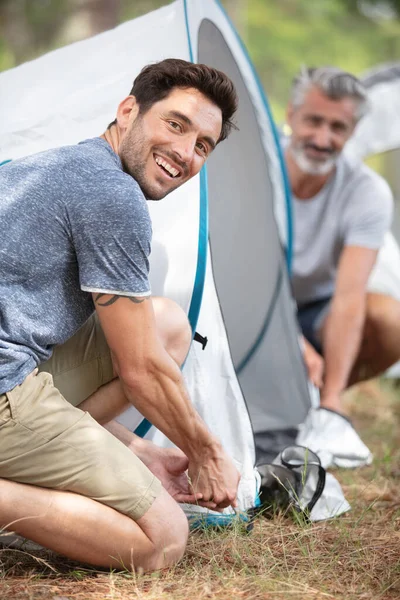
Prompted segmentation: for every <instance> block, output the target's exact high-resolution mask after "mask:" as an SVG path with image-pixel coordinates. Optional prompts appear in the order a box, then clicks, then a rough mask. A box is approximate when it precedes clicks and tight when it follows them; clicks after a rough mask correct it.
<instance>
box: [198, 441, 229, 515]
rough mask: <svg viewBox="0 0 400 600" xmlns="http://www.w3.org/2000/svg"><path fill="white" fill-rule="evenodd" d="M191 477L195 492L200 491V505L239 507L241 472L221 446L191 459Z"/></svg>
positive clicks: (215, 507) (216, 507) (218, 508)
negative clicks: (209, 453)
mask: <svg viewBox="0 0 400 600" xmlns="http://www.w3.org/2000/svg"><path fill="white" fill-rule="evenodd" d="M189 479H190V483H191V485H192V488H193V491H194V492H195V493H200V494H201V495H202V499H201V500H199V502H198V504H199V505H200V506H205V507H207V508H212V509H213V510H222V509H223V508H226V507H227V506H232V507H233V508H236V507H237V489H238V485H239V480H240V474H239V472H238V470H237V469H236V467H235V466H234V464H233V462H232V460H231V459H230V457H229V456H228V455H227V454H226V453H225V452H224V450H223V449H222V447H221V446H219V447H218V448H217V450H216V451H214V452H213V453H212V454H211V455H210V456H208V457H207V456H205V455H204V456H198V457H195V458H194V459H191V460H190V461H189Z"/></svg>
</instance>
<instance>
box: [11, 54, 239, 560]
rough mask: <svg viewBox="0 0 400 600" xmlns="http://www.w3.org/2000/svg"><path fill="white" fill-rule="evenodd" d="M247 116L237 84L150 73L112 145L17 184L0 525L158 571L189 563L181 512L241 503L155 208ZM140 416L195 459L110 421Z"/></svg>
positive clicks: (177, 70)
mask: <svg viewBox="0 0 400 600" xmlns="http://www.w3.org/2000/svg"><path fill="white" fill-rule="evenodd" d="M94 93H95V92H94ZM236 104H237V98H236V93H235V90H234V87H233V84H232V82H231V81H230V80H229V79H228V78H227V77H226V76H225V75H224V74H223V73H221V72H219V71H216V70H215V69H212V68H209V67H207V66H205V65H194V64H192V63H188V62H186V61H183V60H178V59H167V60H164V61H162V62H160V63H156V64H153V65H149V66H147V67H145V68H144V69H143V70H142V71H141V73H140V74H139V75H138V76H137V78H136V79H135V81H134V85H133V88H132V90H131V93H130V94H129V96H128V97H127V98H125V99H124V100H123V101H122V102H121V103H120V104H119V106H118V110H117V115H116V120H115V121H114V122H113V123H111V124H110V125H109V127H108V128H107V130H106V132H105V133H104V134H103V135H102V136H100V137H98V138H94V139H90V140H86V141H83V142H82V143H80V144H78V145H76V146H69V147H63V148H58V149H55V150H50V151H47V152H44V153H41V154H37V155H34V156H31V157H28V158H25V159H22V160H17V161H15V162H11V163H9V164H8V165H6V166H4V167H2V168H1V170H0V182H1V185H0V190H1V191H0V217H1V218H0V256H1V261H0V364H1V369H0V425H1V436H0V477H1V478H2V479H0V497H1V502H0V525H1V527H7V526H8V525H10V526H11V527H12V529H13V530H14V531H16V532H18V533H21V534H22V535H24V536H25V537H27V538H30V539H32V540H34V541H37V542H39V543H41V544H43V545H44V546H47V547H49V548H52V549H54V550H57V551H59V552H61V553H63V554H65V555H67V556H69V557H71V558H74V559H77V560H83V561H86V562H90V563H93V564H95V565H102V566H107V567H113V568H115V567H121V566H124V567H130V568H142V569H145V570H151V569H156V568H161V567H164V566H167V565H170V564H172V563H173V562H174V561H176V560H178V559H179V558H180V557H181V556H182V553H183V551H184V548H185V545H186V540H187V535H188V525H187V520H186V518H185V516H184V513H183V512H182V510H181V509H180V507H179V506H178V504H177V502H176V500H178V501H183V502H192V503H196V502H198V503H199V504H201V505H203V506H207V507H211V508H215V509H217V510H219V509H222V508H224V507H226V506H229V505H233V506H235V505H236V492H237V486H238V482H239V473H238V472H237V470H236V468H235V467H234V465H233V463H232V461H231V460H230V458H229V457H228V456H227V455H226V453H225V452H224V450H223V448H222V447H221V444H220V442H219V440H217V439H216V438H215V437H214V436H213V435H212V434H211V433H210V432H209V431H208V429H207V427H206V425H205V424H204V422H203V421H202V419H201V418H200V416H199V415H198V414H197V412H196V411H195V409H194V407H193V405H192V404H191V402H190V399H189V397H188V394H187V391H186V389H185V385H184V382H183V379H182V375H181V372H180V369H179V366H180V365H181V364H182V362H183V361H184V359H185V356H186V354H187V351H188V348H189V345H190V341H191V332H190V328H189V324H188V321H187V318H186V316H185V314H184V313H183V311H182V310H181V309H180V308H179V307H178V306H177V305H176V304H174V303H173V302H171V301H169V300H167V299H163V298H152V297H151V292H150V287H149V281H148V270H149V262H148V257H149V253H150V246H151V222H150V218H149V213H148V208H147V204H146V199H152V200H160V199H161V198H163V197H164V196H166V195H167V194H169V193H170V192H172V191H173V190H174V189H176V188H177V187H178V186H180V185H182V184H183V183H185V182H186V181H188V180H189V179H190V178H191V177H193V176H194V175H196V174H197V173H198V172H199V171H200V169H201V167H202V166H203V164H204V163H205V161H206V160H207V158H208V157H209V155H210V154H211V152H212V151H213V149H214V148H215V146H216V145H217V144H218V143H219V142H220V141H222V140H223V139H225V137H226V136H227V135H228V134H229V131H230V129H231V127H232V122H231V119H232V116H233V114H234V112H235V110H236ZM94 313H95V316H94ZM38 368H39V372H38ZM129 403H132V404H134V405H135V406H136V407H137V408H138V409H139V410H140V411H141V413H142V414H143V415H144V416H145V417H147V418H148V419H149V420H150V421H151V422H152V423H154V425H155V426H157V427H158V428H159V429H160V430H161V431H162V432H163V433H165V435H166V436H167V437H168V438H169V439H170V440H172V441H173V442H174V443H175V444H176V445H177V446H178V447H179V448H180V449H181V451H182V452H176V451H174V450H164V451H163V450H161V449H159V448H156V447H155V446H153V445H152V444H151V443H149V442H145V441H143V440H140V439H138V438H136V437H135V436H134V435H133V434H131V433H130V432H128V431H127V430H125V429H124V428H123V427H122V426H120V425H119V424H118V423H115V422H110V420H111V419H113V418H114V417H115V416H116V415H117V414H119V413H120V412H121V411H122V410H123V409H124V408H125V407H126V405H127V404H129ZM103 425H104V426H105V427H103ZM117 438H119V439H117ZM186 469H188V478H187V477H186V475H185V473H184V472H185V470H186Z"/></svg>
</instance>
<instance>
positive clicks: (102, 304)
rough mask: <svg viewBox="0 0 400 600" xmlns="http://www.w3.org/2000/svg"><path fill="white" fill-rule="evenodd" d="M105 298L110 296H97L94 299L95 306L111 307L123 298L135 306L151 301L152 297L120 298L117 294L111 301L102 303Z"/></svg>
mask: <svg viewBox="0 0 400 600" xmlns="http://www.w3.org/2000/svg"><path fill="white" fill-rule="evenodd" d="M103 296H110V294H97V296H96V297H95V299H94V301H95V304H98V305H99V306H111V304H114V303H115V302H117V300H120V299H121V298H125V299H126V300H129V301H130V302H133V303H134V304H141V303H142V302H144V301H145V300H150V296H118V295H117V294H115V295H114V296H111V298H110V299H109V300H106V301H105V302H100V300H101V298H103Z"/></svg>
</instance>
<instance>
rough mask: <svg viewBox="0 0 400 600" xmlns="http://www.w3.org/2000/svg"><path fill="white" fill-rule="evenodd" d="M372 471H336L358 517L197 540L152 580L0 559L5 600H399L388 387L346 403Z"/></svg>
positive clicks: (396, 406)
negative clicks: (370, 455) (368, 451)
mask: <svg viewBox="0 0 400 600" xmlns="http://www.w3.org/2000/svg"><path fill="white" fill-rule="evenodd" d="M347 404H348V407H349V412H350V415H351V417H352V419H353V422H354V424H355V426H356V428H357V429H358V431H359V432H360V433H361V436H362V438H363V439H364V441H365V442H366V443H367V445H368V446H369V447H370V448H371V450H372V451H373V453H374V457H375V460H374V462H373V464H372V465H371V466H370V467H366V468H363V469H358V470H356V471H336V473H335V474H336V476H337V477H338V479H339V480H340V482H341V484H342V487H343V490H344V492H345V495H346V498H347V499H348V500H349V502H350V503H351V505H352V511H351V512H349V513H347V514H346V515H344V516H341V517H339V518H338V519H335V520H332V521H329V522H323V523H316V524H311V525H309V524H306V523H303V524H301V523H299V522H295V521H294V520H293V519H292V518H290V516H289V515H284V514H282V513H280V514H277V515H276V516H275V517H274V518H273V519H269V520H268V519H266V518H264V517H258V518H257V519H256V520H255V523H254V528H253V531H252V532H251V533H250V534H248V533H246V532H245V530H244V528H243V527H242V526H239V525H238V526H237V527H235V528H233V529H232V530H229V531H228V530H225V531H206V532H195V533H193V534H192V535H191V537H190V540H189V544H188V547H187V552H186V554H185V557H184V558H183V560H182V561H181V562H180V563H179V564H178V565H176V566H175V567H174V568H172V569H169V570H164V571H161V572H157V573H153V574H151V575H134V574H131V573H109V572H105V571H96V570H93V569H88V568H85V567H84V566H83V565H78V564H76V563H72V562H70V561H67V560H65V559H63V558H62V557H60V556H56V555H55V554H52V553H50V552H46V551H43V550H42V551H35V552H32V551H29V550H28V549H26V550H24V549H0V599H6V598H7V599H10V600H89V599H90V600H128V599H129V600H131V599H133V598H138V599H145V600H164V599H165V600H187V599H189V598H190V599H199V600H212V599H215V600H234V599H241V598H245V599H247V600H289V599H290V600H300V599H301V600H303V599H304V600H309V599H315V600H317V599H318V600H323V599H335V600H339V599H343V600H353V599H354V600H356V599H357V600H372V599H373V600H389V599H393V600H395V599H396V600H398V599H399V598H400V485H399V484H400V389H398V388H396V387H395V385H393V384H390V383H389V382H387V381H384V382H377V381H373V382H369V383H366V384H363V385H361V386H359V387H358V388H357V390H355V391H352V392H350V393H349V394H348V398H347Z"/></svg>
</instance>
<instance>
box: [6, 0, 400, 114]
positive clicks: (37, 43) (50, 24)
mask: <svg viewBox="0 0 400 600" xmlns="http://www.w3.org/2000/svg"><path fill="white" fill-rule="evenodd" d="M167 3H168V1H167V0H0V70H4V69H8V68H10V67H13V66H16V65H18V64H20V63H21V62H24V61H27V60H30V59H32V58H35V57H37V56H40V55H41V54H43V53H45V52H48V51H49V50H52V49H54V48H57V47H59V46H63V45H65V44H68V43H71V42H74V41H77V40H80V39H84V38H86V37H89V36H91V35H94V34H96V33H100V32H101V31H104V30H106V29H110V28H112V27H115V26H116V25H118V24H119V23H121V22H123V21H126V20H128V19H133V18H135V17H137V16H139V15H141V14H144V13H146V12H149V11H151V10H154V9H156V8H159V7H160V6H163V5H165V4H167ZM222 4H223V6H224V8H225V9H226V12H227V14H228V15H229V16H230V18H231V20H232V21H233V22H234V24H235V26H236V28H237V30H238V31H239V33H240V35H241V37H242V39H243V40H244V42H245V44H246V46H247V48H248V51H249V54H250V56H251V58H252V59H253V62H254V64H255V66H256V68H257V71H258V73H259V75H260V78H261V81H262V82H263V84H264V86H265V89H266V91H267V93H268V96H269V98H270V101H271V102H272V107H273V110H274V113H275V115H276V117H277V118H278V120H280V119H281V118H282V117H283V107H284V105H285V102H286V98H287V94H288V90H289V86H290V82H291V79H292V77H293V75H294V74H295V72H296V71H297V70H298V69H299V67H300V66H301V64H307V65H314V66H317V65H321V64H332V65H337V66H340V67H342V68H344V69H347V70H349V71H351V72H353V73H355V74H360V73H361V72H363V71H365V70H366V69H368V68H371V67H373V66H375V65H376V64H379V63H382V62H390V61H395V60H400V0H222Z"/></svg>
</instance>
